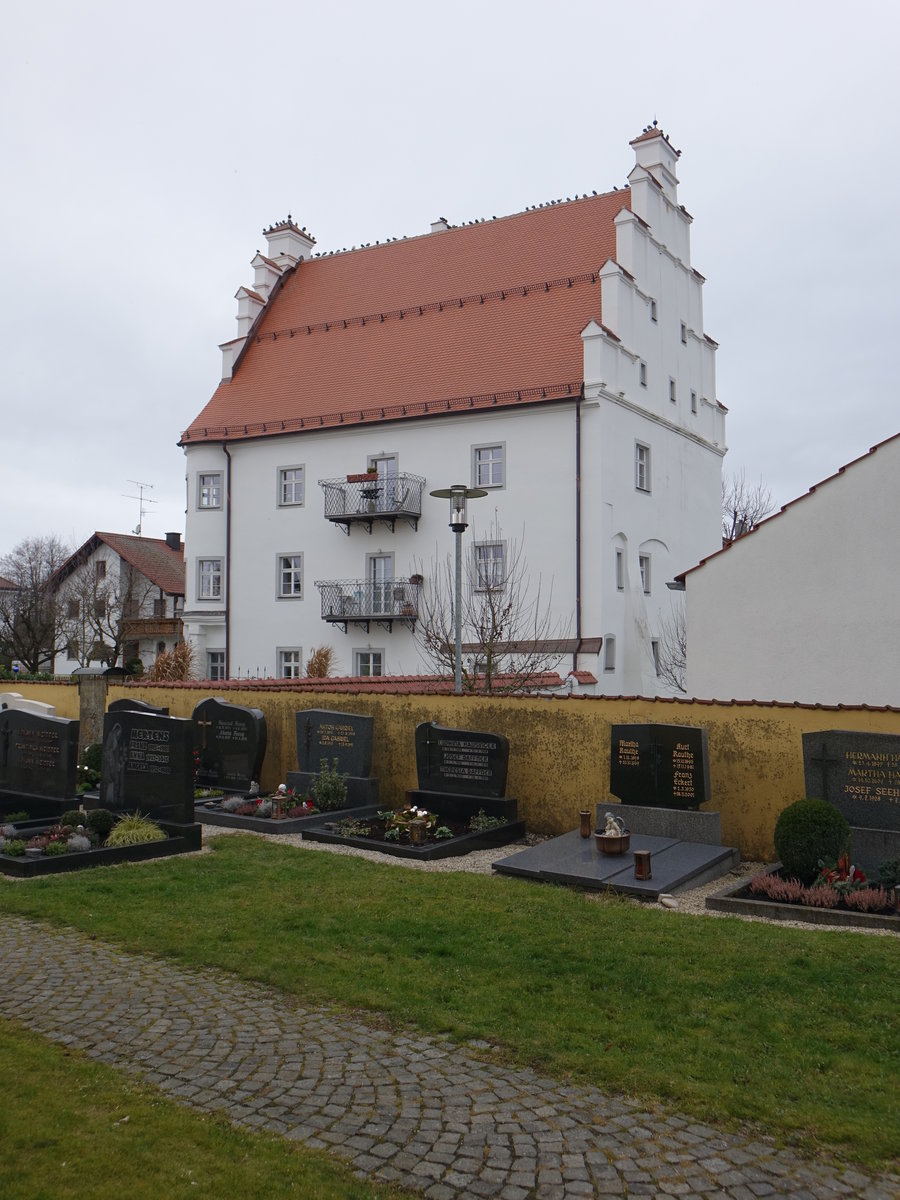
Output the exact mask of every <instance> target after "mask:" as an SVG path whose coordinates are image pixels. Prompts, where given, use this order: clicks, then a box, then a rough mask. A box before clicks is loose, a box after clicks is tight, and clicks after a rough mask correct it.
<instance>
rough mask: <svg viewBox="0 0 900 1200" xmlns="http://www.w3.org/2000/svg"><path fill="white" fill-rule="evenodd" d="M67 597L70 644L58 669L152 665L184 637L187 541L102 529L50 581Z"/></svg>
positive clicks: (63, 618) (63, 616)
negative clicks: (138, 662)
mask: <svg viewBox="0 0 900 1200" xmlns="http://www.w3.org/2000/svg"><path fill="white" fill-rule="evenodd" d="M50 584H51V586H52V588H53V589H54V591H55V592H56V593H57V595H58V597H59V619H60V625H61V629H62V634H63V639H64V640H65V641H66V642H67V646H66V649H65V650H64V651H63V652H62V653H60V654H57V656H56V660H55V665H54V671H55V673H56V674H58V675H65V674H69V673H71V672H72V671H74V670H75V669H76V668H77V667H80V666H86V665H87V664H88V663H89V662H105V663H106V664H107V665H108V666H124V665H125V664H126V663H128V662H130V661H133V660H134V659H138V658H139V659H140V660H141V663H142V664H143V666H144V668H145V669H147V668H149V667H150V666H152V664H153V663H154V662H155V661H156V658H157V656H158V655H159V654H161V653H162V652H163V651H171V650H173V649H174V647H175V646H176V645H177V644H178V643H179V642H180V641H182V640H183V636H184V633H183V625H182V612H183V610H184V545H183V544H182V541H181V535H180V534H179V533H167V534H166V536H165V538H145V537H136V536H134V535H132V534H126V533H94V534H92V535H91V537H89V538H88V540H87V541H86V542H85V543H84V545H83V546H79V548H78V549H77V550H76V551H75V553H74V554H72V555H70V557H69V558H67V559H66V561H65V562H64V563H63V565H62V566H61V567H60V568H59V570H58V571H57V572H56V573H55V574H54V576H53V578H52V579H51V580H50Z"/></svg>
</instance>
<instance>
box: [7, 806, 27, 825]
mask: <svg viewBox="0 0 900 1200" xmlns="http://www.w3.org/2000/svg"><path fill="white" fill-rule="evenodd" d="M29 815H30V814H29V813H27V812H26V811H25V809H24V808H23V809H21V810H20V811H19V812H11V813H7V814H6V819H7V821H9V823H10V824H11V825H12V824H14V823H15V822H16V821H27V820H28V818H29Z"/></svg>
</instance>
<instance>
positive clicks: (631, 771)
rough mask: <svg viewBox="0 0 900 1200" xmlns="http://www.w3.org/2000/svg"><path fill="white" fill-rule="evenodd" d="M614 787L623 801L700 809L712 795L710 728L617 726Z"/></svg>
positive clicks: (612, 752) (612, 751)
mask: <svg viewBox="0 0 900 1200" xmlns="http://www.w3.org/2000/svg"><path fill="white" fill-rule="evenodd" d="M609 790H610V793H611V794H612V795H613V796H617V797H618V798H619V799H620V800H621V801H622V803H623V804H640V805H645V806H649V807H656V808H684V809H692V808H698V807H699V806H700V805H701V804H703V802H704V801H706V800H708V799H709V791H710V789H709V748H708V744H707V734H706V730H705V729H697V728H696V727H695V726H693V725H613V726H611V728H610V735H609Z"/></svg>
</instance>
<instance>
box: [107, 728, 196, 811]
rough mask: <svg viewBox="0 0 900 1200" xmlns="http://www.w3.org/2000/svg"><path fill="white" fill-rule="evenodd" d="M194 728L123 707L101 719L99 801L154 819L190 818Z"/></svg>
mask: <svg viewBox="0 0 900 1200" xmlns="http://www.w3.org/2000/svg"><path fill="white" fill-rule="evenodd" d="M193 750H194V730H193V726H192V725H191V722H190V721H188V720H186V719H184V718H182V717H160V716H157V715H156V714H154V713H143V712H131V711H128V710H125V709H122V710H120V711H119V712H112V713H107V714H106V716H105V718H104V720H103V755H102V758H101V763H100V805H101V807H102V808H108V809H110V811H112V812H121V811H122V810H124V809H128V810H130V811H131V810H137V811H139V812H141V813H142V814H143V815H145V816H149V817H152V818H153V819H154V820H159V821H173V822H178V823H181V824H190V823H191V822H192V821H193V820H194V757H193Z"/></svg>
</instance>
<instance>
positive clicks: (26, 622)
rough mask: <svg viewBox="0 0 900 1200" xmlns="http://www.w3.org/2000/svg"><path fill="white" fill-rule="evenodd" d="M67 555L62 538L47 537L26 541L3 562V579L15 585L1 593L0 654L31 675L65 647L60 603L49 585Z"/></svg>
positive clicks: (0, 573)
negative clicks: (61, 627)
mask: <svg viewBox="0 0 900 1200" xmlns="http://www.w3.org/2000/svg"><path fill="white" fill-rule="evenodd" d="M68 555H69V551H68V549H67V548H66V546H65V545H64V544H63V543H62V542H61V541H60V540H59V538H57V537H54V536H48V537H34V538H26V539H25V540H24V541H22V542H20V543H19V544H18V546H16V547H15V549H14V550H12V551H11V553H9V554H7V555H6V556H5V557H4V558H2V559H0V575H3V576H5V578H7V579H8V580H9V581H10V583H12V584H14V585H15V586H14V588H11V589H4V590H3V591H2V592H0V652H2V653H3V654H5V655H7V656H8V657H9V658H11V659H18V660H19V661H20V662H21V663H23V665H24V666H25V668H26V670H28V671H31V672H37V671H40V670H41V668H42V667H44V666H46V664H47V660H48V659H49V660H51V661H52V659H53V656H54V655H55V654H56V652H57V651H58V650H60V649H61V648H62V646H61V644H60V643H61V642H62V645H64V644H65V639H64V638H62V637H61V633H60V625H59V603H58V599H57V597H56V596H55V595H54V594H53V592H52V591H50V589H49V588H48V587H47V583H48V581H49V579H50V578H51V576H52V575H53V573H54V572H55V571H56V570H58V568H59V567H61V566H62V564H63V563H64V562H65V560H66V558H68Z"/></svg>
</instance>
